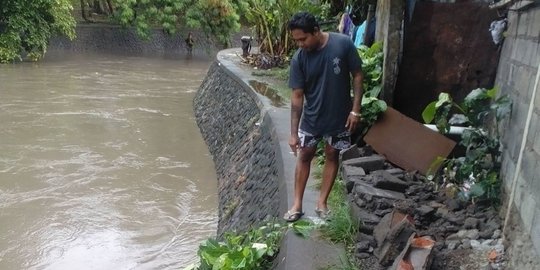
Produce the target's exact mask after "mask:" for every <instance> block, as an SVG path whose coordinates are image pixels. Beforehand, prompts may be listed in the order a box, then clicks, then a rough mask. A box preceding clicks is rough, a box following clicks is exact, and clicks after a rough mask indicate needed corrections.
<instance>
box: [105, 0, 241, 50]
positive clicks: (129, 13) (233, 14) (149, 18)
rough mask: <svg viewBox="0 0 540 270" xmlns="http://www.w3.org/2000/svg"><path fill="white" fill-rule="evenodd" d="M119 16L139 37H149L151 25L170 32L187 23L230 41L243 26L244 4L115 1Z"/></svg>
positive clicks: (209, 0)
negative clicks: (134, 29) (240, 14)
mask: <svg viewBox="0 0 540 270" xmlns="http://www.w3.org/2000/svg"><path fill="white" fill-rule="evenodd" d="M114 2H115V8H116V12H117V13H116V18H117V20H118V21H119V22H120V23H121V24H122V25H124V26H134V27H135V28H136V30H137V33H138V34H139V36H141V37H143V38H148V37H149V34H150V29H151V28H152V27H156V26H157V27H161V28H163V30H164V31H165V32H167V33H169V34H173V33H175V32H176V31H177V30H178V29H179V28H180V27H182V26H188V27H193V28H196V29H201V30H203V31H204V32H205V33H206V34H207V35H208V36H212V37H214V38H216V39H217V40H218V41H220V42H221V43H223V44H228V43H229V39H230V36H231V35H232V34H233V33H234V32H236V31H238V30H239V29H240V22H239V21H240V16H239V15H238V13H237V10H238V9H241V8H242V7H243V6H244V5H243V4H242V3H241V2H242V1H238V0H114Z"/></svg>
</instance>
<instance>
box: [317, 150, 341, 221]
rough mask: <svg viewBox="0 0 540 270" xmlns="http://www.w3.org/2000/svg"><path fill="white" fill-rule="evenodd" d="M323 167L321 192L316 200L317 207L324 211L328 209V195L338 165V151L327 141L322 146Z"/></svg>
mask: <svg viewBox="0 0 540 270" xmlns="http://www.w3.org/2000/svg"><path fill="white" fill-rule="evenodd" d="M324 155H325V161H324V167H323V173H322V184H321V192H320V194H319V200H318V201H317V208H318V209H320V210H323V211H325V210H326V209H328V202H327V201H328V196H329V195H330V191H331V190H332V186H334V182H335V180H336V175H337V172H338V166H339V151H338V150H336V149H334V148H333V147H332V146H331V145H329V144H328V143H327V144H326V147H325V148H324Z"/></svg>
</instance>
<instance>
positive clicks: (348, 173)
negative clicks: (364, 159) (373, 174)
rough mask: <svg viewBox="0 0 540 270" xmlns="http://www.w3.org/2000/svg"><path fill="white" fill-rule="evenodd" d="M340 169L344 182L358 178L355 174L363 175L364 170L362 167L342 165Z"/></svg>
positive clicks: (364, 173)
mask: <svg viewBox="0 0 540 270" xmlns="http://www.w3.org/2000/svg"><path fill="white" fill-rule="evenodd" d="M341 168H342V170H341V177H342V178H343V180H344V181H345V182H351V181H354V180H355V179H358V178H357V177H355V176H364V175H366V171H365V170H364V169H363V168H362V167H355V166H347V165H343V166H342V167H341Z"/></svg>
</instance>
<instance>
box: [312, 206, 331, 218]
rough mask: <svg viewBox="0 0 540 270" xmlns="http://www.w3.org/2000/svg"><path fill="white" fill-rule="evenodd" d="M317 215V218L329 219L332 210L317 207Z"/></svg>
mask: <svg viewBox="0 0 540 270" xmlns="http://www.w3.org/2000/svg"><path fill="white" fill-rule="evenodd" d="M315 214H317V216H319V217H320V218H321V219H328V218H329V217H330V209H321V208H318V207H316V208H315Z"/></svg>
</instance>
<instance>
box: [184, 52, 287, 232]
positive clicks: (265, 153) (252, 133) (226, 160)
mask: <svg viewBox="0 0 540 270" xmlns="http://www.w3.org/2000/svg"><path fill="white" fill-rule="evenodd" d="M194 108H195V116H196V118H197V123H198V125H199V127H200V129H201V133H202V135H203V138H204V140H205V141H206V143H207V145H208V148H209V150H210V153H211V154H212V156H213V159H214V164H215V168H216V173H217V175H218V178H219V179H218V192H219V223H218V237H219V236H221V235H222V233H223V232H224V231H228V230H238V231H244V230H246V229H249V228H250V226H252V225H255V224H258V223H260V222H261V221H263V220H265V219H269V218H271V217H277V216H278V215H279V207H280V205H279V203H280V196H279V184H280V181H282V180H281V179H283V178H282V177H280V175H282V172H281V170H282V169H281V167H282V165H281V164H282V163H281V161H280V159H281V153H280V152H279V146H278V140H277V138H276V135H275V132H274V130H273V124H272V121H271V119H270V117H269V116H268V115H267V114H266V113H265V112H264V110H263V105H262V103H261V102H260V101H259V99H258V98H257V95H256V94H255V93H254V92H253V90H252V89H251V87H249V86H248V85H246V84H245V83H244V82H242V81H241V80H239V79H238V78H237V77H236V76H234V75H233V74H231V73H230V72H228V71H227V69H226V68H225V67H224V66H223V65H221V64H220V63H219V62H216V63H214V64H213V65H212V66H211V67H210V69H209V71H208V75H207V76H206V79H205V80H204V82H203V83H202V85H201V87H200V89H199V91H198V93H197V95H196V97H195V100H194Z"/></svg>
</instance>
